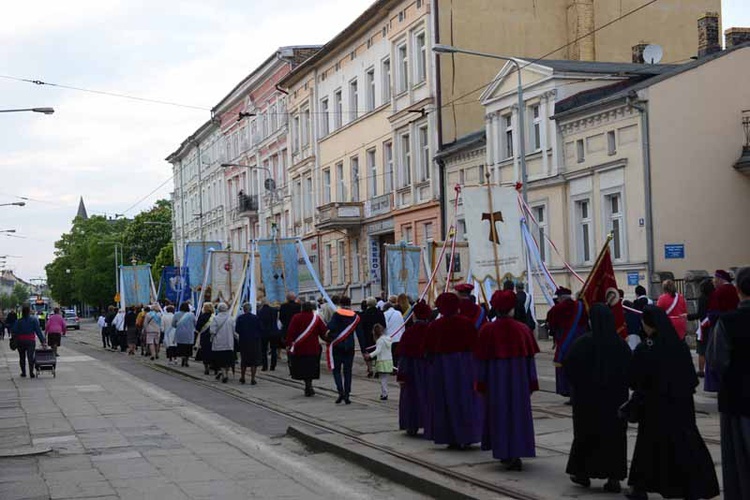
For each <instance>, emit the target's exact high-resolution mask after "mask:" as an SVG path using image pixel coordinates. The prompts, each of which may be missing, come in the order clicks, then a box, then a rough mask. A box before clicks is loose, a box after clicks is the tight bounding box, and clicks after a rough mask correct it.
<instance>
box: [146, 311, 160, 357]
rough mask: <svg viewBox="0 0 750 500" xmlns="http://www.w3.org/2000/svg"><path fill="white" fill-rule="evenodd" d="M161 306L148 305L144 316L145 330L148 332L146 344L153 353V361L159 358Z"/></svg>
mask: <svg viewBox="0 0 750 500" xmlns="http://www.w3.org/2000/svg"><path fill="white" fill-rule="evenodd" d="M160 308H161V306H159V304H153V305H152V306H151V307H147V308H146V309H147V312H146V316H145V317H144V318H143V332H144V333H145V334H146V345H147V346H148V351H149V353H150V354H151V361H153V360H154V358H156V359H159V337H160V336H161V313H160V312H159V310H160Z"/></svg>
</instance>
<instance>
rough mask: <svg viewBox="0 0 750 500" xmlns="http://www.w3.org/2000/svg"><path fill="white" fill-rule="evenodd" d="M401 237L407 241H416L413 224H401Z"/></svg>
mask: <svg viewBox="0 0 750 500" xmlns="http://www.w3.org/2000/svg"><path fill="white" fill-rule="evenodd" d="M401 239H402V240H404V241H405V242H406V243H412V242H413V241H414V231H413V230H412V227H411V224H409V225H404V226H401Z"/></svg>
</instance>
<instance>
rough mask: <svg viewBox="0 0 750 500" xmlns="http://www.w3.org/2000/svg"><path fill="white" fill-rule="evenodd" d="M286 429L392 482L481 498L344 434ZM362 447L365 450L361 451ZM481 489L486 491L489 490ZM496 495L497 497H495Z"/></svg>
mask: <svg viewBox="0 0 750 500" xmlns="http://www.w3.org/2000/svg"><path fill="white" fill-rule="evenodd" d="M286 432H287V436H289V437H292V438H294V439H297V440H299V441H300V442H302V443H303V444H304V445H306V446H308V447H309V448H311V449H313V450H317V451H322V452H327V453H331V454H333V455H336V456H338V457H341V458H343V459H344V460H346V461H348V462H351V463H354V464H356V465H359V466H360V467H362V468H364V469H367V470H369V471H370V472H372V473H374V474H377V475H378V476H381V477H384V478H386V479H388V480H389V481H393V482H395V483H398V484H400V485H402V486H405V487H407V488H409V489H412V490H414V491H416V492H418V493H422V494H424V495H428V496H430V497H432V498H446V499H448V498H450V499H474V498H480V497H477V496H475V495H471V494H469V493H467V492H465V491H463V489H461V488H460V487H458V485H455V486H454V485H449V484H445V483H446V478H443V477H441V476H440V475H439V474H438V473H436V472H433V471H431V470H428V469H425V468H422V467H419V466H417V465H414V464H411V463H408V462H406V461H403V460H401V459H399V458H397V457H394V456H393V455H388V454H386V453H383V452H381V451H379V450H376V449H372V448H368V447H365V446H363V445H361V444H359V443H356V442H354V441H350V440H347V439H346V438H344V437H340V436H337V435H335V434H332V433H324V434H313V433H312V432H309V431H306V430H303V429H301V428H300V427H296V426H291V425H290V426H289V428H288V429H287V431H286ZM321 435H325V438H323V437H321ZM360 448H361V449H362V451H358V450H359V449H360ZM477 489H479V488H477ZM481 491H482V492H485V491H486V490H481ZM486 493H487V496H490V495H492V494H493V492H490V491H486ZM493 497H494V498H498V497H496V496H493ZM506 498H510V497H506Z"/></svg>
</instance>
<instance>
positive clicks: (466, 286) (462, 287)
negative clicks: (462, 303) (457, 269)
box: [453, 283, 474, 293]
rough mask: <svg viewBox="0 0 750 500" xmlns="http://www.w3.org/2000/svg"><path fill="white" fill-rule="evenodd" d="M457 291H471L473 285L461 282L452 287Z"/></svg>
mask: <svg viewBox="0 0 750 500" xmlns="http://www.w3.org/2000/svg"><path fill="white" fill-rule="evenodd" d="M453 289H454V290H455V291H457V292H458V293H471V292H472V291H473V290H474V285H472V284H471V283H461V284H459V285H456V286H454V287H453Z"/></svg>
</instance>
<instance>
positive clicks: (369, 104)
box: [365, 68, 375, 112]
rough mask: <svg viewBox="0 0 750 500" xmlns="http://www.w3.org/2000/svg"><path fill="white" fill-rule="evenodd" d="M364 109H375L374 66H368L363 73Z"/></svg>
mask: <svg viewBox="0 0 750 500" xmlns="http://www.w3.org/2000/svg"><path fill="white" fill-rule="evenodd" d="M365 86H366V87H365V92H366V93H367V95H366V96H365V111H367V112H370V111H372V110H373V109H375V68H370V69H368V70H367V72H366V73H365Z"/></svg>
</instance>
